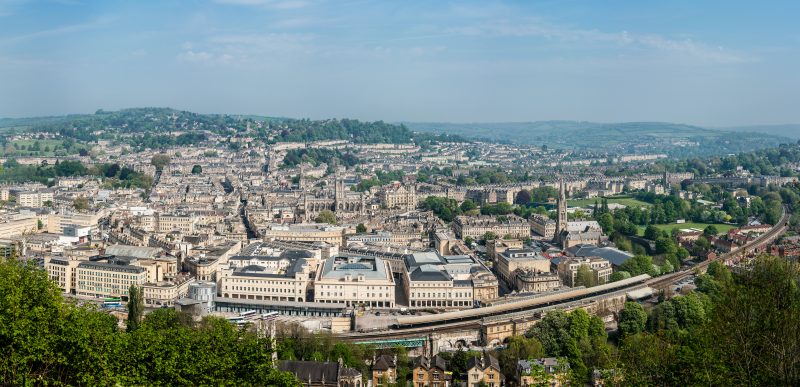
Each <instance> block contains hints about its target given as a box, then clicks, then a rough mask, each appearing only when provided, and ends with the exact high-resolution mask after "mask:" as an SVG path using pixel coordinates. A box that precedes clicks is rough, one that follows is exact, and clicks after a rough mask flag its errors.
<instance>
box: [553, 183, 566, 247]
mask: <svg viewBox="0 0 800 387" xmlns="http://www.w3.org/2000/svg"><path fill="white" fill-rule="evenodd" d="M567 221H568V220H567V185H566V183H565V182H564V180H563V179H562V180H559V182H558V217H557V219H556V234H555V235H554V236H553V242H555V243H562V242H563V240H562V238H563V234H564V232H565V231H566V230H567Z"/></svg>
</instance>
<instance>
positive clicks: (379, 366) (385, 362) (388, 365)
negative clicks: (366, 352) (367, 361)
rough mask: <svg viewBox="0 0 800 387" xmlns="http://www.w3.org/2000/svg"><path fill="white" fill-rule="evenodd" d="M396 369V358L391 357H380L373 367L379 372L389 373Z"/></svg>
mask: <svg viewBox="0 0 800 387" xmlns="http://www.w3.org/2000/svg"><path fill="white" fill-rule="evenodd" d="M394 368H397V364H396V362H395V357H394V356H390V355H380V356H378V358H377V359H376V360H375V364H373V365H372V369H373V370H377V371H387V370H389V369H394Z"/></svg>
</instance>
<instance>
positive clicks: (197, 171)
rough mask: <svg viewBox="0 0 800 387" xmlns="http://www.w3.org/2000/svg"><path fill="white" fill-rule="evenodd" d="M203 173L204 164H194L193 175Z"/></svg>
mask: <svg viewBox="0 0 800 387" xmlns="http://www.w3.org/2000/svg"><path fill="white" fill-rule="evenodd" d="M201 173H203V167H202V166H200V165H198V164H195V165H194V166H192V174H193V175H199V174H201Z"/></svg>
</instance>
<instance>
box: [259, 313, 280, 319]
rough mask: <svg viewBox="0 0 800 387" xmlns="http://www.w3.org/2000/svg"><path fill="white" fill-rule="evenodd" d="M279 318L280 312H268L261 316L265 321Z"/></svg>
mask: <svg viewBox="0 0 800 387" xmlns="http://www.w3.org/2000/svg"><path fill="white" fill-rule="evenodd" d="M276 318H278V312H267V313H264V314H262V315H261V319H262V320H265V321H269V320H274V319H276Z"/></svg>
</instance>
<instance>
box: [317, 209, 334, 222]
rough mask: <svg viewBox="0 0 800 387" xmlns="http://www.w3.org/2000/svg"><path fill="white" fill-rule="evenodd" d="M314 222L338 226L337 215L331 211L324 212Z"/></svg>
mask: <svg viewBox="0 0 800 387" xmlns="http://www.w3.org/2000/svg"><path fill="white" fill-rule="evenodd" d="M314 221H315V222H317V223H330V224H336V214H335V213H334V212H333V211H331V210H322V211H320V213H319V215H317V218H316V219H315V220H314Z"/></svg>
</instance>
